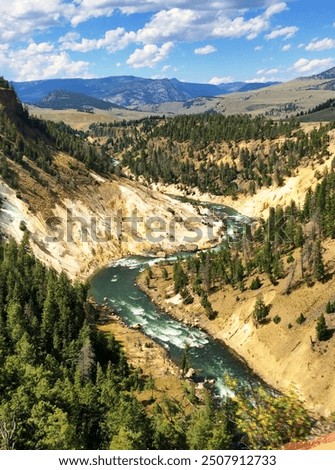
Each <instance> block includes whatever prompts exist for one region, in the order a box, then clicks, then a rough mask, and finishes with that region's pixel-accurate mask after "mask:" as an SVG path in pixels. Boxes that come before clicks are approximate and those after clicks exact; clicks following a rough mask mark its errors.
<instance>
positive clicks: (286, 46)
mask: <svg viewBox="0 0 335 470" xmlns="http://www.w3.org/2000/svg"><path fill="white" fill-rule="evenodd" d="M291 47H292V44H285V46H283V47H282V48H281V50H282V51H284V52H286V51H289V50H290V49H291Z"/></svg>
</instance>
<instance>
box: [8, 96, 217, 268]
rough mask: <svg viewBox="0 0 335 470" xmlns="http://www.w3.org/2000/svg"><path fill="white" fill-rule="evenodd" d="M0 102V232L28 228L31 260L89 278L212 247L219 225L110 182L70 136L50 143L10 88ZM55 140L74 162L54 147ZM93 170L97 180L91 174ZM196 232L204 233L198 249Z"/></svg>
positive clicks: (135, 187) (185, 207)
mask: <svg viewBox="0 0 335 470" xmlns="http://www.w3.org/2000/svg"><path fill="white" fill-rule="evenodd" d="M0 98H1V108H2V110H3V112H2V114H1V125H0V174H1V176H2V178H1V184H0V192H1V195H2V197H1V206H0V227H1V230H2V232H4V233H5V234H6V235H11V236H13V237H14V238H15V239H17V240H19V239H20V238H21V237H22V235H23V233H24V231H26V230H29V232H30V238H31V241H32V246H33V250H34V252H35V254H36V255H37V256H38V258H40V259H42V260H44V261H45V262H46V263H47V264H48V265H51V266H53V267H54V268H55V269H57V270H61V269H63V270H65V271H66V272H67V273H68V274H69V275H70V276H71V277H75V276H77V275H81V276H83V277H86V276H87V275H88V274H90V273H92V272H93V270H94V269H96V268H97V267H98V266H100V265H103V264H107V263H108V262H109V261H110V260H112V259H115V258H118V257H121V256H126V255H128V254H145V253H162V254H164V252H173V251H177V250H180V249H183V248H184V249H187V247H188V246H189V248H191V249H195V248H196V247H197V246H199V247H203V246H208V244H209V243H211V242H214V240H213V238H215V236H216V235H217V233H218V231H219V229H220V226H219V224H215V225H214V229H213V230H212V229H211V230H210V231H209V230H208V226H207V225H206V221H205V219H204V218H203V217H202V216H201V215H199V214H198V213H197V212H196V211H195V209H194V208H193V207H192V206H191V205H190V204H182V203H179V202H177V201H174V200H171V199H170V198H169V197H167V196H163V195H160V194H159V193H157V192H154V191H151V190H150V189H147V188H145V187H142V186H141V185H140V184H138V183H134V182H131V181H128V180H126V179H123V178H120V177H116V176H113V175H112V174H111V173H110V168H111V161H110V159H109V157H107V156H105V157H103V156H102V155H100V157H99V153H96V152H97V150H96V148H95V147H93V146H90V145H89V144H88V143H85V142H82V143H80V139H79V138H78V137H77V136H75V135H73V136H72V135H71V134H66V133H62V134H58V137H52V135H51V134H47V133H46V130H45V125H44V124H43V125H42V124H41V123H40V129H35V128H32V127H31V126H32V125H33V124H38V122H39V121H37V120H32V121H31V120H30V119H29V118H28V117H27V113H26V112H24V110H23V108H22V106H21V104H20V103H19V102H18V101H17V99H16V95H15V93H14V92H13V90H11V89H10V88H4V89H2V90H1V94H0ZM21 114H22V118H21V117H20V115H21ZM61 128H62V127H61ZM61 128H59V127H57V126H56V131H57V132H60V129H61ZM55 135H56V134H55ZM57 139H58V141H59V145H61V146H63V147H64V146H68V147H69V148H71V149H72V150H71V151H72V152H73V154H74V155H76V154H77V153H78V158H79V160H78V158H74V157H71V156H70V155H68V154H67V153H65V152H61V151H60V150H59V149H57V147H56V144H55V142H56V141H57ZM64 139H66V140H68V142H66V141H65V140H64ZM78 146H79V147H78ZM76 149H77V150H76ZM78 149H81V150H79V152H78ZM85 149H86V150H85ZM24 150H25V151H26V154H24V153H23V151H24ZM33 150H34V151H35V153H34V151H33ZM28 151H29V153H28ZM30 152H31V153H30ZM83 152H84V154H83ZM85 153H86V156H85ZM93 155H95V156H94V159H93V160H92V158H93ZM96 158H98V160H96ZM103 158H105V159H106V161H104V163H103V164H102V166H100V165H98V166H96V165H97V162H99V161H100V163H101V162H102V161H103ZM80 160H81V161H80ZM92 165H93V167H95V168H96V171H100V174H98V173H96V172H94V171H93V170H92V169H89V168H88V167H91V168H92ZM104 168H105V169H106V170H104ZM151 215H155V217H151ZM196 228H197V229H199V230H200V231H201V234H202V236H201V237H200V238H199V237H198V238H199V239H198V240H197V241H196V243H197V245H195V242H194V243H192V241H193V240H194V239H195V229H196ZM212 232H213V233H214V235H213V236H212V235H211V233H212ZM210 238H212V240H210Z"/></svg>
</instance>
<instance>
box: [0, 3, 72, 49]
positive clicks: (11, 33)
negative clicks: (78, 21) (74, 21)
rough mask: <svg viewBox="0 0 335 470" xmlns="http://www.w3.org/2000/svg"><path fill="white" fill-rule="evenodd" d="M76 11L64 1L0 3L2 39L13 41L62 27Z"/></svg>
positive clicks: (0, 32)
mask: <svg viewBox="0 0 335 470" xmlns="http://www.w3.org/2000/svg"><path fill="white" fill-rule="evenodd" d="M74 10H75V7H74V5H73V4H69V3H65V2H64V1H62V0H48V1H47V2H41V1H40V0H11V1H2V2H1V3H0V38H1V39H2V40H4V41H11V40H14V39H15V38H20V39H22V38H24V37H29V36H30V35H31V34H32V33H35V32H36V31H42V30H46V29H48V28H50V27H52V26H57V25H60V23H61V20H62V18H64V16H67V15H71V14H72V13H73V12H74Z"/></svg>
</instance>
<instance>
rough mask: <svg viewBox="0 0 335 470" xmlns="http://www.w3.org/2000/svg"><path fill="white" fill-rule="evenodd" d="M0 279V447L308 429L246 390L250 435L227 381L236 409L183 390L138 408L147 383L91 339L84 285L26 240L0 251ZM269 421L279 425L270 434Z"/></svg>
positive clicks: (209, 444)
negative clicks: (255, 422) (257, 414)
mask: <svg viewBox="0 0 335 470" xmlns="http://www.w3.org/2000/svg"><path fill="white" fill-rule="evenodd" d="M0 273H1V288H0V351H1V354H0V368H1V378H0V397H1V398H0V448H2V449H10V448H15V449H108V448H111V449H189V448H190V449H207V448H209V449H224V448H234V447H236V446H237V447H239V446H242V447H243V446H245V445H248V446H252V447H253V448H260V447H261V448H263V447H264V446H265V447H267V446H272V447H273V446H280V445H281V444H282V443H284V442H287V441H288V440H291V439H298V438H302V437H304V436H305V435H306V433H307V432H308V431H309V429H310V425H311V421H310V420H309V418H308V416H307V414H305V413H303V412H302V408H301V405H300V404H299V402H298V401H297V400H296V399H295V398H294V397H289V398H285V397H274V396H271V395H270V394H268V393H266V392H265V391H261V390H259V391H257V390H254V391H253V393H254V394H255V395H254V396H255V397H256V396H257V397H258V398H257V400H259V404H261V403H262V404H263V405H264V406H265V408H264V424H265V427H264V429H263V431H264V435H260V434H259V433H258V432H257V433H256V432H255V430H254V429H253V426H248V425H247V419H249V418H252V413H253V412H254V411H253V406H251V402H249V397H248V395H249V392H248V393H245V392H246V390H244V391H243V393H241V395H239V392H238V386H237V384H234V383H231V386H232V387H235V388H236V393H237V397H238V400H237V401H236V403H235V402H230V400H229V399H228V401H227V402H223V403H222V404H218V403H216V404H215V403H214V402H213V401H212V400H211V399H210V397H209V396H208V397H207V398H206V399H205V400H204V401H199V399H198V398H197V397H196V395H195V394H194V391H192V386H191V385H189V386H185V387H186V388H185V395H184V397H181V398H180V399H178V400H173V399H171V398H170V399H169V398H166V399H165V400H164V401H161V402H158V403H156V404H155V403H154V401H153V402H152V404H151V405H152V406H151V408H150V410H149V409H146V408H145V407H144V406H143V404H141V403H140V402H139V401H138V400H137V398H136V394H137V392H138V391H140V390H142V389H143V388H144V387H146V386H147V385H149V386H150V388H152V384H151V381H152V379H151V381H149V382H150V383H149V382H147V381H146V380H145V379H144V378H143V377H145V371H143V372H144V376H143V374H140V375H139V371H134V370H131V369H130V367H129V366H128V364H127V360H126V358H125V356H124V354H123V352H122V350H121V349H120V346H119V345H118V344H117V343H116V342H115V341H114V339H113V337H112V336H103V335H102V334H101V333H98V331H97V330H96V328H95V326H94V325H95V322H96V320H97V315H98V312H97V311H96V310H95V308H94V307H93V306H92V304H91V303H89V302H88V300H87V286H85V285H82V284H74V285H72V284H71V283H70V282H69V280H68V279H67V278H66V276H65V275H64V274H61V275H60V276H58V275H56V273H55V272H54V271H52V270H49V269H47V268H45V267H44V266H43V265H42V264H41V263H39V262H38V261H36V259H35V258H34V257H33V256H32V254H31V252H30V248H29V243H28V237H27V235H26V236H25V238H24V240H23V241H22V243H21V244H20V245H19V246H18V245H16V244H15V243H14V242H13V241H9V242H8V243H6V244H3V243H2V244H1V246H0ZM258 394H259V395H258ZM190 403H192V405H191V406H190ZM283 405H284V406H286V407H287V413H290V415H289V416H290V420H291V424H290V423H288V422H287V423H285V421H284V419H285V415H283V412H282V411H281V408H282V406H283ZM239 408H240V411H238V410H239ZM270 409H271V413H270ZM279 415H280V418H279ZM248 416H249V418H248ZM275 416H276V417H277V418H278V419H280V420H281V421H282V428H281V429H280V430H279V431H276V432H274V429H273V424H271V421H272V420H273V418H274V417H275ZM244 419H245V420H246V421H244ZM253 419H255V418H253ZM292 423H294V425H292ZM298 425H299V426H300V427H299V426H298ZM266 427H267V428H269V429H268V430H267V431H266Z"/></svg>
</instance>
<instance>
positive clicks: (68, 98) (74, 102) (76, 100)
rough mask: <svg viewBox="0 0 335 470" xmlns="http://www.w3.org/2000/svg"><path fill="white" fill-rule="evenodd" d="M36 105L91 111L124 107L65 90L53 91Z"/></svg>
mask: <svg viewBox="0 0 335 470" xmlns="http://www.w3.org/2000/svg"><path fill="white" fill-rule="evenodd" d="M35 106H38V107H40V108H51V109H79V110H81V111H89V110H91V109H92V108H97V109H105V110H109V109H112V108H114V109H115V108H117V109H124V108H123V107H122V106H118V105H117V104H113V103H110V102H108V101H104V100H100V99H98V98H93V97H92V96H88V95H84V94H83V93H74V92H72V91H64V90H56V91H51V92H50V93H49V94H48V95H47V96H45V97H44V98H42V99H41V100H40V101H38V102H37V103H35Z"/></svg>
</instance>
